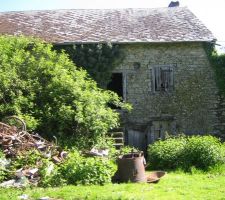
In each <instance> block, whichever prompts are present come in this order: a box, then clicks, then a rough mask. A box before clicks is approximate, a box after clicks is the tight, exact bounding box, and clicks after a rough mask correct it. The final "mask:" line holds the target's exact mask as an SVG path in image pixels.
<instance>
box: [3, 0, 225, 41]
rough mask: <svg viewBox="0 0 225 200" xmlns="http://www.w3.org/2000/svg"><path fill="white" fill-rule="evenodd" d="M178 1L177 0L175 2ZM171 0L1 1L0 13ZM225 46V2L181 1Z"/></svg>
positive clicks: (157, 4) (164, 4) (142, 5)
mask: <svg viewBox="0 0 225 200" xmlns="http://www.w3.org/2000/svg"><path fill="white" fill-rule="evenodd" d="M174 1H176V0H174ZM169 3H170V0H0V12H3V11H18V10H43V9H76V8H77V9H78V8H138V7H139V8H145V7H148V8H154V7H167V6H168V4H169ZM180 6H187V7H188V8H189V9H190V10H191V11H192V12H193V13H194V14H195V15H196V16H197V17H198V18H199V19H200V20H201V21H202V22H203V23H204V24H205V25H206V26H207V27H208V28H209V29H210V30H211V31H212V32H213V34H214V36H215V37H216V38H217V39H218V41H220V42H224V44H225V26H224V19H225V0H213V1H210V0H180Z"/></svg>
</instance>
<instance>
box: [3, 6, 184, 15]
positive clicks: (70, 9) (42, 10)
mask: <svg viewBox="0 0 225 200" xmlns="http://www.w3.org/2000/svg"><path fill="white" fill-rule="evenodd" d="M183 8H187V6H179V7H155V8H142V7H140V8H68V9H66V8H65V9H40V10H12V11H0V14H6V13H17V12H18V13H19V12H45V11H47V12H49V11H75V10H99V11H100V10H118V11H121V10H160V9H168V10H169V9H183Z"/></svg>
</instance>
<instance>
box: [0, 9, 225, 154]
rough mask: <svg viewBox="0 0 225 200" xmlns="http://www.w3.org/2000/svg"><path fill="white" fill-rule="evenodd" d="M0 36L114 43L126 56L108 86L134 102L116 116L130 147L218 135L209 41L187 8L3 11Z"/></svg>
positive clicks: (219, 113) (218, 103)
mask: <svg viewBox="0 0 225 200" xmlns="http://www.w3.org/2000/svg"><path fill="white" fill-rule="evenodd" d="M0 34H9V35H21V34H22V35H28V36H34V37H38V38H41V39H44V40H45V41H47V42H50V43H53V44H60V45H68V44H71V45H73V44H81V43H83V44H87V43H117V44H119V45H120V47H121V49H122V50H123V52H124V54H125V58H124V60H123V61H122V63H121V64H120V65H118V66H117V68H116V69H115V71H114V72H113V74H112V82H111V83H110V89H112V90H114V91H115V92H117V93H118V94H119V95H120V96H121V97H122V98H123V100H124V101H127V102H130V103H131V104H132V105H133V110H132V111H131V112H130V113H122V119H123V127H124V130H125V133H126V134H125V139H126V142H127V143H128V144H130V145H133V146H136V147H139V148H141V149H143V150H144V149H145V148H146V146H147V144H149V143H152V142H154V141H155V140H157V139H159V138H164V137H165V136H166V134H178V133H185V134H205V133H211V134H215V135H221V133H222V132H223V131H224V130H225V120H224V118H225V116H224V115H225V109H224V107H225V106H224V104H223V101H222V99H221V97H220V96H219V94H218V89H217V86H216V81H215V77H214V73H213V68H212V67H211V66H210V63H209V61H208V58H207V54H206V52H205V49H204V48H205V46H206V45H207V44H210V43H214V42H215V38H214V36H213V35H212V33H211V32H210V31H209V30H208V29H207V28H206V27H205V26H204V25H203V24H202V23H201V22H200V21H199V20H198V19H197V18H196V16H195V15H194V14H193V13H192V12H191V11H190V10H189V9H188V8H186V7H168V8H166V7H165V8H154V9H153V8H151V9H147V8H146V9H104V10H98V9H93V10H92V9H89V10H86V9H79V10H45V11H21V12H3V13H0ZM223 114H224V115H223Z"/></svg>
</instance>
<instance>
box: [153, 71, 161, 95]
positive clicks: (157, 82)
mask: <svg viewBox="0 0 225 200" xmlns="http://www.w3.org/2000/svg"><path fill="white" fill-rule="evenodd" d="M154 72H155V91H160V90H161V68H160V67H155V68H154Z"/></svg>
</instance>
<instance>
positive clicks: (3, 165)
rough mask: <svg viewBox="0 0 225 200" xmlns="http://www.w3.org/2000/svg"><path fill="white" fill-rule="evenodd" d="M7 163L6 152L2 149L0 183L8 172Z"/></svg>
mask: <svg viewBox="0 0 225 200" xmlns="http://www.w3.org/2000/svg"><path fill="white" fill-rule="evenodd" d="M7 165H8V161H7V160H6V158H5V155H4V153H3V152H2V151H1V150H0V183H1V182H2V181H3V180H4V179H5V177H6V176H7V173H6V166H7Z"/></svg>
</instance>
